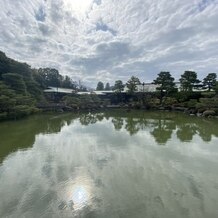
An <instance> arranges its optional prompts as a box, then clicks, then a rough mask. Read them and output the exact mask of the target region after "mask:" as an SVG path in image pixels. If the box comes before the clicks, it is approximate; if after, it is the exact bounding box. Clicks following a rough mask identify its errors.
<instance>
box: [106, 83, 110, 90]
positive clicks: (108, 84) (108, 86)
mask: <svg viewBox="0 0 218 218" xmlns="http://www.w3.org/2000/svg"><path fill="white" fill-rule="evenodd" d="M105 90H106V91H109V90H111V87H110V83H106V85H105Z"/></svg>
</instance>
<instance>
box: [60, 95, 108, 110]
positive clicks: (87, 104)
mask: <svg viewBox="0 0 218 218" xmlns="http://www.w3.org/2000/svg"><path fill="white" fill-rule="evenodd" d="M62 100H63V102H64V103H65V104H66V106H68V107H71V108H73V109H92V108H98V107H100V106H101V105H104V104H105V100H101V99H100V98H99V97H98V96H97V95H95V94H92V95H88V94H84V95H79V96H78V95H70V96H69V95H68V96H65V97H63V99H62Z"/></svg>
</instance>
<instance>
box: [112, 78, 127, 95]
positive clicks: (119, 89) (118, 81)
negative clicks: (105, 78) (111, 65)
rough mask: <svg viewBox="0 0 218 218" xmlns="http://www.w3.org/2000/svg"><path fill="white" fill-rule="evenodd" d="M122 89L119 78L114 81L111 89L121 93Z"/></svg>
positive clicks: (122, 85)
mask: <svg viewBox="0 0 218 218" xmlns="http://www.w3.org/2000/svg"><path fill="white" fill-rule="evenodd" d="M123 89H124V84H123V82H122V81H121V80H117V81H115V84H114V88H113V90H114V91H115V92H117V93H121V92H122V91H123Z"/></svg>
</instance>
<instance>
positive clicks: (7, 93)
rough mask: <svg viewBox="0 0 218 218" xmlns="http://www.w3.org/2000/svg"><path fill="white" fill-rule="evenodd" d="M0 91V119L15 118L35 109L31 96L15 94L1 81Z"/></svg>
mask: <svg viewBox="0 0 218 218" xmlns="http://www.w3.org/2000/svg"><path fill="white" fill-rule="evenodd" d="M0 93H1V94H0V115H1V116H0V119H6V118H12V119H17V118H20V117H23V116H26V115H29V114H31V113H33V112H35V111H36V108H35V106H34V105H35V101H34V99H33V98H31V97H30V96H27V95H22V94H17V92H16V91H14V90H12V89H10V87H9V86H7V85H5V84H4V83H3V82H0Z"/></svg>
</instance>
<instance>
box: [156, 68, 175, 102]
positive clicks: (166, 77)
mask: <svg viewBox="0 0 218 218" xmlns="http://www.w3.org/2000/svg"><path fill="white" fill-rule="evenodd" d="M174 80H175V79H174V78H173V77H172V76H171V74H170V72H160V73H159V74H158V77H157V78H156V79H155V80H154V84H156V85H159V87H157V90H159V91H160V103H162V99H163V96H164V93H166V94H168V93H169V92H172V91H174V90H176V88H175V83H174Z"/></svg>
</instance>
